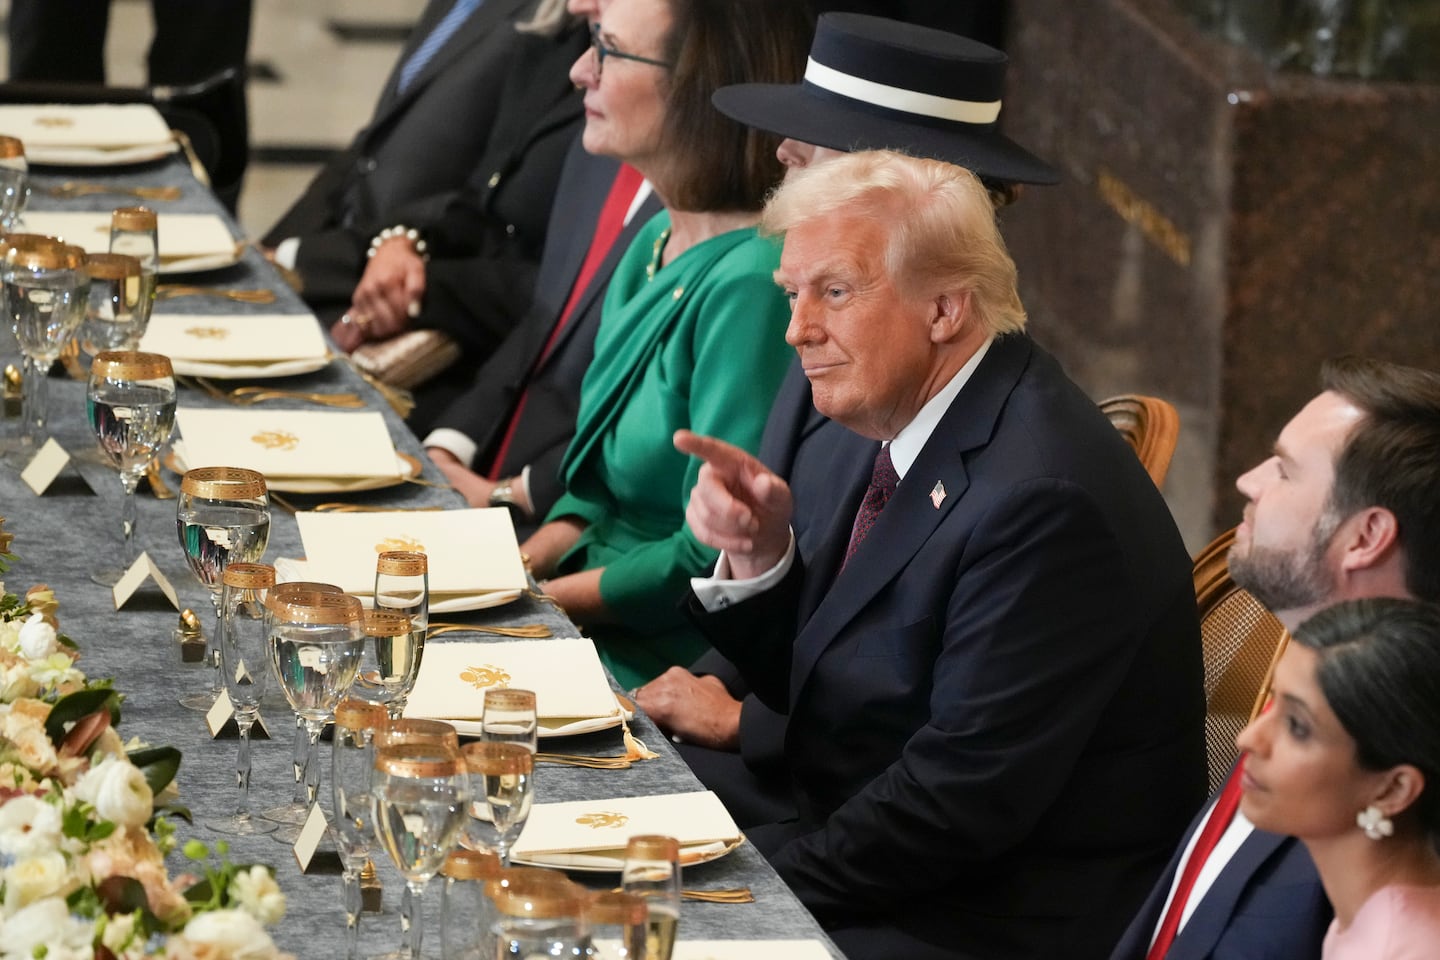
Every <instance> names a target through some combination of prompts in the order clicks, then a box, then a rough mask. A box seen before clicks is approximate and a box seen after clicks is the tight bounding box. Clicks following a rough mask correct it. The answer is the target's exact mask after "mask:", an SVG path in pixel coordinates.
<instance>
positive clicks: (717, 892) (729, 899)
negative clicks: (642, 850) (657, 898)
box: [611, 887, 755, 903]
mask: <svg viewBox="0 0 1440 960" xmlns="http://www.w3.org/2000/svg"><path fill="white" fill-rule="evenodd" d="M611 892H612V893H620V892H621V890H620V888H619V887H616V888H615V889H614V890H612V891H611ZM680 899H681V900H691V901H694V902H695V903H754V902H755V894H754V893H752V892H751V891H750V888H749V887H716V888H714V889H709V890H699V889H691V888H688V887H687V888H685V889H683V890H681V891H680Z"/></svg>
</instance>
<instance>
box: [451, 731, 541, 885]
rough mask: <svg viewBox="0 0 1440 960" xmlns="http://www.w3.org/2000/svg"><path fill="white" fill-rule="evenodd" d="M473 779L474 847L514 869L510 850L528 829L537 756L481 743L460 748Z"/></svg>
mask: <svg viewBox="0 0 1440 960" xmlns="http://www.w3.org/2000/svg"><path fill="white" fill-rule="evenodd" d="M460 755H461V756H462V757H464V759H465V769H466V771H467V772H468V773H469V776H470V795H471V796H470V817H469V819H468V820H467V821H466V824H465V832H466V836H467V837H468V839H469V840H470V845H471V846H473V847H478V848H480V849H483V850H490V851H492V852H494V854H495V855H496V856H498V857H499V858H500V862H501V863H502V864H503V865H505V866H507V867H508V866H509V865H510V848H511V847H512V846H514V844H515V841H516V839H517V838H519V836H520V831H521V830H523V829H524V828H525V821H526V820H527V819H528V818H529V816H530V806H531V804H532V802H533V801H534V799H535V755H534V754H533V753H532V752H531V751H530V750H528V749H527V748H526V747H524V746H523V745H521V744H518V743H494V742H487V741H483V740H482V741H480V742H479V743H467V744H466V745H465V746H463V747H461V748H460Z"/></svg>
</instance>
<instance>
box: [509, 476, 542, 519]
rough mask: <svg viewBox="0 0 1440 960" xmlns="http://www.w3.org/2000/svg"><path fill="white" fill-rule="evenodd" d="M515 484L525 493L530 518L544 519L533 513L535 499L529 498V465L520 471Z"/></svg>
mask: <svg viewBox="0 0 1440 960" xmlns="http://www.w3.org/2000/svg"><path fill="white" fill-rule="evenodd" d="M516 482H517V483H519V484H520V488H521V489H522V490H524V491H525V502H526V503H528V504H530V516H531V517H532V518H536V517H538V518H539V519H542V520H543V519H544V517H543V516H542V515H539V514H537V513H536V511H535V498H534V497H532V496H530V464H528V463H527V464H525V466H524V467H522V468H521V469H520V476H519V477H518V478H516Z"/></svg>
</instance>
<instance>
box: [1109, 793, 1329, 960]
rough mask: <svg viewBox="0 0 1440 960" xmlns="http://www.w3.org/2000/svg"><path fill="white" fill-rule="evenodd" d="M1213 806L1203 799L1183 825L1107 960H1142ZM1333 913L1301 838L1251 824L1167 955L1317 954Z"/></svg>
mask: <svg viewBox="0 0 1440 960" xmlns="http://www.w3.org/2000/svg"><path fill="white" fill-rule="evenodd" d="M1213 806H1214V803H1209V804H1206V806H1205V809H1204V810H1202V811H1201V812H1200V815H1199V816H1197V817H1196V818H1195V820H1194V821H1193V822H1192V823H1191V824H1190V829H1189V830H1187V831H1185V838H1184V839H1183V840H1181V841H1180V845H1179V846H1178V847H1176V848H1175V855H1174V856H1173V857H1171V858H1170V863H1169V864H1168V865H1167V866H1166V867H1165V872H1164V873H1162V874H1161V875H1160V879H1158V880H1156V881H1155V886H1154V888H1153V889H1151V891H1150V896H1148V897H1146V898H1145V904H1144V906H1142V907H1141V908H1140V912H1139V913H1137V914H1136V915H1135V919H1134V920H1133V921H1131V923H1130V927H1129V929H1127V930H1126V931H1125V935H1124V936H1123V937H1121V938H1120V942H1119V943H1118V944H1116V946H1115V952H1114V953H1112V954H1110V960H1145V954H1146V953H1147V952H1149V950H1150V938H1151V937H1152V936H1153V934H1154V933H1155V926H1156V925H1157V924H1158V923H1159V922H1160V913H1161V911H1162V910H1164V909H1165V900H1166V898H1167V897H1169V896H1170V886H1171V884H1172V883H1174V881H1175V871H1176V870H1178V869H1179V868H1180V857H1181V856H1182V855H1183V854H1184V852H1185V845H1186V844H1188V843H1189V842H1190V837H1191V836H1192V835H1193V834H1194V833H1195V831H1196V830H1198V829H1199V828H1200V824H1201V823H1202V822H1204V819H1205V815H1206V814H1207V813H1209V811H1210V808H1211V807H1213ZM1332 916H1334V911H1333V910H1331V909H1330V901H1329V900H1327V899H1325V890H1324V888H1323V887H1321V886H1320V877H1319V875H1318V874H1317V873H1316V872H1315V864H1314V863H1313V862H1312V861H1311V860H1310V853H1309V851H1307V850H1306V849H1305V844H1303V843H1301V842H1300V841H1299V840H1296V839H1295V838H1294V837H1286V836H1281V835H1280V834H1276V833H1268V832H1266V831H1264V830H1255V831H1254V832H1252V833H1251V834H1250V836H1249V837H1247V838H1246V839H1245V842H1244V843H1242V844H1241V845H1240V847H1239V849H1238V850H1236V851H1235V855H1234V856H1233V857H1231V858H1230V862H1229V863H1227V864H1225V868H1224V869H1223V870H1221V871H1220V875H1219V876H1218V877H1216V878H1215V883H1214V884H1213V885H1212V886H1211V887H1210V889H1209V890H1207V891H1206V893H1205V898H1204V899H1203V900H1201V901H1200V905H1199V906H1197V907H1196V908H1195V912H1194V913H1192V914H1191V915H1190V919H1189V921H1187V922H1186V924H1185V926H1184V927H1183V928H1182V929H1181V930H1180V933H1179V934H1178V935H1177V936H1176V937H1175V941H1174V943H1172V944H1171V945H1170V950H1169V952H1168V953H1167V954H1166V960H1319V958H1320V947H1321V944H1322V943H1323V942H1324V940H1325V931H1326V929H1328V928H1329V926H1330V919H1331V917H1332Z"/></svg>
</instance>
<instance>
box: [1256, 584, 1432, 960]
mask: <svg viewBox="0 0 1440 960" xmlns="http://www.w3.org/2000/svg"><path fill="white" fill-rule="evenodd" d="M1294 641H1295V642H1293V643H1291V644H1290V646H1289V647H1288V648H1287V649H1286V651H1285V654H1284V656H1283V657H1282V658H1281V660H1280V663H1279V666H1278V667H1277V668H1276V671H1275V684H1274V691H1273V697H1272V702H1271V706H1270V708H1269V709H1268V710H1267V711H1266V712H1264V713H1262V714H1261V715H1260V716H1259V717H1257V718H1256V719H1255V720H1254V721H1252V722H1251V724H1250V725H1249V726H1248V727H1246V728H1245V729H1244V730H1243V731H1241V733H1240V736H1239V737H1238V738H1237V742H1238V743H1239V745H1240V748H1241V750H1243V751H1244V758H1243V764H1244V774H1243V777H1242V780H1241V789H1242V791H1243V793H1242V795H1241V800H1240V810H1241V812H1242V813H1244V815H1245V816H1246V817H1247V818H1248V819H1249V820H1250V821H1251V822H1252V823H1254V824H1255V826H1257V827H1259V828H1261V829H1264V830H1270V831H1273V832H1276V833H1289V834H1293V835H1294V836H1296V837H1298V838H1300V840H1301V841H1303V842H1304V844H1305V846H1306V848H1307V849H1308V850H1309V851H1310V855H1311V857H1312V858H1313V859H1314V861H1315V867H1316V869H1317V870H1318V871H1319V873H1320V880H1321V882H1322V883H1323V884H1324V887H1325V893H1326V895H1327V896H1328V897H1329V898H1330V902H1331V904H1332V905H1333V906H1334V908H1335V920H1334V922H1333V923H1332V924H1331V926H1330V932H1329V933H1328V934H1327V935H1326V938H1325V946H1324V951H1323V957H1324V960H1410V958H1422V957H1423V958H1434V957H1440V851H1437V847H1436V841H1437V838H1440V607H1436V606H1433V605H1430V604H1422V603H1416V602H1414V601H1411V600H1359V601H1355V602H1351V603H1345V604H1340V605H1338V606H1335V607H1331V608H1329V609H1327V610H1323V611H1321V612H1320V613H1317V614H1316V615H1315V616H1314V617H1312V618H1310V619H1309V620H1307V621H1306V622H1305V623H1304V624H1303V625H1301V627H1300V628H1299V629H1298V630H1297V631H1296V633H1295V637H1294Z"/></svg>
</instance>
